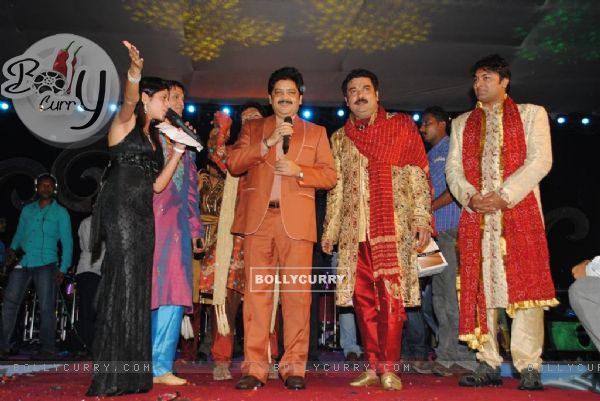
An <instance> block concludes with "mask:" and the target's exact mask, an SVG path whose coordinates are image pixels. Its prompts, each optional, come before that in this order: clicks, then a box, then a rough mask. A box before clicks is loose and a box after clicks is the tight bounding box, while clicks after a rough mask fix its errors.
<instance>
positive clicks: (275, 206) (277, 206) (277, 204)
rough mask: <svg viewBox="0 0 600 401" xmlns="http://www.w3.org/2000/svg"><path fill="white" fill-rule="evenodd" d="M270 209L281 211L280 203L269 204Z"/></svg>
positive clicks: (272, 202)
mask: <svg viewBox="0 0 600 401" xmlns="http://www.w3.org/2000/svg"><path fill="white" fill-rule="evenodd" d="M269 209H279V201H271V202H269Z"/></svg>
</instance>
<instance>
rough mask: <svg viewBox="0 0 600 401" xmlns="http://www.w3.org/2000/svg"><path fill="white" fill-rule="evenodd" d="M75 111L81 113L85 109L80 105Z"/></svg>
mask: <svg viewBox="0 0 600 401" xmlns="http://www.w3.org/2000/svg"><path fill="white" fill-rule="evenodd" d="M77 111H78V112H80V113H83V112H84V111H85V110H84V108H83V106H82V105H79V106H77Z"/></svg>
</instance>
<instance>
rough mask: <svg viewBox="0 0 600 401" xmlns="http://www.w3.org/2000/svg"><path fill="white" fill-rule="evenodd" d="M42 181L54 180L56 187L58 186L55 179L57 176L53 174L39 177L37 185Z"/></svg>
mask: <svg viewBox="0 0 600 401" xmlns="http://www.w3.org/2000/svg"><path fill="white" fill-rule="evenodd" d="M42 180H52V182H53V183H54V185H56V184H58V183H57V182H56V177H55V176H53V175H52V174H50V173H42V174H40V175H38V176H37V177H36V178H35V182H36V184H39V182H40V181H42Z"/></svg>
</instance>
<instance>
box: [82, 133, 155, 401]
mask: <svg viewBox="0 0 600 401" xmlns="http://www.w3.org/2000/svg"><path fill="white" fill-rule="evenodd" d="M109 152H110V164H109V167H108V170H107V178H106V181H105V182H104V183H103V185H102V188H101V190H100V194H99V195H98V200H97V202H96V209H95V211H94V218H93V227H94V228H93V237H95V239H96V241H94V242H98V240H101V239H103V240H104V241H105V243H106V254H105V257H104V261H103V263H102V279H101V281H100V285H99V288H98V299H97V302H98V303H97V311H98V316H97V320H96V333H95V340H94V345H93V354H94V361H95V362H96V363H97V364H98V365H97V366H98V369H99V370H98V371H95V372H94V375H93V378H92V384H91V386H90V388H89V390H88V392H87V395H119V394H127V393H138V392H146V391H148V390H150V389H151V388H152V355H151V353H152V347H151V337H150V291H151V283H152V258H153V254H154V215H153V211H152V195H153V189H152V185H153V183H154V179H155V177H156V175H157V174H158V172H159V170H160V168H162V164H163V158H162V152H161V151H160V149H159V150H157V151H154V150H153V149H152V146H151V144H150V142H149V141H148V139H147V138H146V137H145V135H144V134H143V133H142V131H141V129H140V128H137V127H136V128H134V129H133V130H132V131H131V132H130V133H129V134H128V135H127V136H126V137H125V138H124V139H123V140H122V141H121V142H120V143H118V144H117V145H114V146H112V147H110V149H109Z"/></svg>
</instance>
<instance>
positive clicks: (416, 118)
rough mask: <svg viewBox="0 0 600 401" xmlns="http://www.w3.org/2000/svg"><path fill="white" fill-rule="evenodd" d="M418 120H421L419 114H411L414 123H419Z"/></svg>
mask: <svg viewBox="0 0 600 401" xmlns="http://www.w3.org/2000/svg"><path fill="white" fill-rule="evenodd" d="M420 119H421V115H420V114H419V113H415V114H413V120H414V121H419V120H420Z"/></svg>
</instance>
